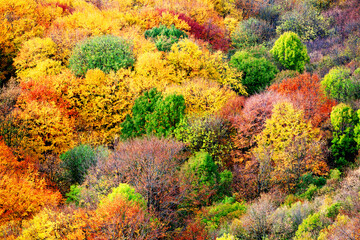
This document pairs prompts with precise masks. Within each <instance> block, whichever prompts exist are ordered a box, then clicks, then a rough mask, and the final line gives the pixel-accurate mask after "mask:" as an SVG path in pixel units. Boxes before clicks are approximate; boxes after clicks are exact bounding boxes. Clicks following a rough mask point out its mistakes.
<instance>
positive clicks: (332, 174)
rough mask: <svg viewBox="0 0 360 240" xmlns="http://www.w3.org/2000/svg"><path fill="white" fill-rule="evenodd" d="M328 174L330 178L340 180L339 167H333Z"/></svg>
mask: <svg viewBox="0 0 360 240" xmlns="http://www.w3.org/2000/svg"><path fill="white" fill-rule="evenodd" d="M329 176H330V179H332V180H340V176H341V172H340V170H339V169H337V168H334V169H331V170H330V173H329Z"/></svg>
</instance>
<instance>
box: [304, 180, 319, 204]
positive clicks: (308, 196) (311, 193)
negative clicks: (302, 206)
mask: <svg viewBox="0 0 360 240" xmlns="http://www.w3.org/2000/svg"><path fill="white" fill-rule="evenodd" d="M317 191H318V188H317V187H316V186H315V185H314V184H310V185H309V187H308V189H307V190H306V192H304V193H303V194H301V197H303V198H306V199H307V200H309V201H310V200H311V199H312V198H313V196H314V194H315V193H316V192H317Z"/></svg>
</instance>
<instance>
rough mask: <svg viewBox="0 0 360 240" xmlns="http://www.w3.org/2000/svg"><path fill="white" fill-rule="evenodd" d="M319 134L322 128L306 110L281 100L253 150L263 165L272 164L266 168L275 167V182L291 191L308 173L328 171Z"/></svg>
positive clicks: (273, 170) (273, 177)
mask: <svg viewBox="0 0 360 240" xmlns="http://www.w3.org/2000/svg"><path fill="white" fill-rule="evenodd" d="M318 133H319V131H318V129H313V128H312V126H311V124H310V123H307V122H306V121H305V120H304V114H303V112H302V111H300V110H297V109H295V108H294V107H293V105H292V104H291V103H289V102H280V103H277V104H276V105H275V106H274V109H273V114H272V116H271V118H270V119H268V120H267V121H266V123H265V129H264V130H263V131H262V132H261V133H260V135H258V137H257V143H258V146H257V147H256V148H254V150H253V153H254V155H255V157H257V160H258V161H259V163H260V165H261V164H268V165H270V166H268V167H264V169H267V170H266V171H268V169H269V167H271V173H270V177H271V182H272V183H276V184H280V185H281V186H282V187H283V188H285V189H284V190H285V191H291V190H292V189H293V187H294V185H295V184H296V181H297V179H299V177H300V176H301V175H303V174H304V173H307V172H313V173H315V174H317V175H321V174H326V171H327V166H326V164H325V163H324V162H323V161H322V154H321V142H320V140H319V134H318ZM265 153H266V154H265ZM261 156H263V157H261ZM268 156H271V159H268Z"/></svg>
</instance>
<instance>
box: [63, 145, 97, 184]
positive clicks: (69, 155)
mask: <svg viewBox="0 0 360 240" xmlns="http://www.w3.org/2000/svg"><path fill="white" fill-rule="evenodd" d="M60 159H61V161H62V168H64V169H65V171H66V175H65V177H67V178H69V182H70V183H71V184H82V182H83V181H84V179H85V176H86V173H87V170H88V168H90V167H91V166H93V165H95V164H96V157H95V150H94V149H93V148H92V147H91V146H89V145H79V146H77V147H74V148H72V149H70V150H68V151H67V152H65V153H63V154H61V155H60Z"/></svg>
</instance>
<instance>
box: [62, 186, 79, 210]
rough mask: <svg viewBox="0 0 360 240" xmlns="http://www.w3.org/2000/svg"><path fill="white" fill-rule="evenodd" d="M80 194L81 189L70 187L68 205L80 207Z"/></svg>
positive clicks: (67, 195)
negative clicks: (72, 204)
mask: <svg viewBox="0 0 360 240" xmlns="http://www.w3.org/2000/svg"><path fill="white" fill-rule="evenodd" d="M80 193H81V187H80V186H78V185H71V186H70V192H68V193H67V194H65V196H66V197H67V198H66V203H68V204H69V203H72V202H73V203H75V205H76V206H79V204H80V199H81V197H80Z"/></svg>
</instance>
